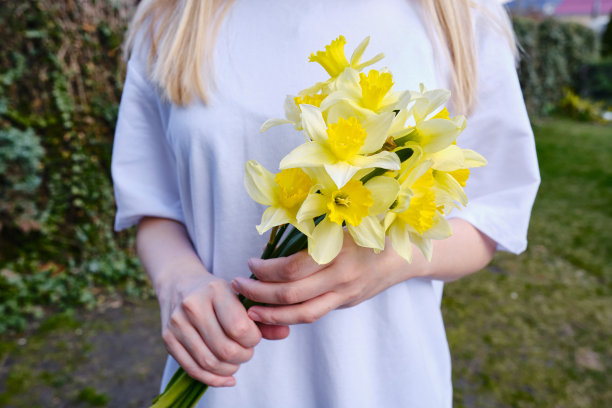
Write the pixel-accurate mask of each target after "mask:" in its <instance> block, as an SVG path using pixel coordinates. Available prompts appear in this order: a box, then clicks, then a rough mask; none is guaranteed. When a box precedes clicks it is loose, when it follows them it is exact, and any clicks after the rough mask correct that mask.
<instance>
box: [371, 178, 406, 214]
mask: <svg viewBox="0 0 612 408" xmlns="http://www.w3.org/2000/svg"><path fill="white" fill-rule="evenodd" d="M364 186H365V188H367V189H368V190H370V192H371V193H372V198H374V204H373V205H372V207H370V215H378V214H381V213H384V212H385V211H387V210H388V209H389V207H390V206H391V204H393V202H394V201H395V200H396V199H397V193H398V192H399V189H400V186H399V183H398V182H397V180H396V179H394V178H391V177H386V176H378V177H372V178H371V179H370V180H368V182H367V183H365V185H364Z"/></svg>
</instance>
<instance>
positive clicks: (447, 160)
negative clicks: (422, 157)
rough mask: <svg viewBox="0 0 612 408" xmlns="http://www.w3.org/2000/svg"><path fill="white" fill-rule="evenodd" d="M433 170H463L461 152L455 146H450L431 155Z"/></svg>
mask: <svg viewBox="0 0 612 408" xmlns="http://www.w3.org/2000/svg"><path fill="white" fill-rule="evenodd" d="M430 157H431V159H432V160H433V166H432V167H433V168H434V169H435V170H440V171H454V170H457V169H462V168H465V165H464V161H465V160H464V155H463V151H462V149H461V148H460V147H458V146H457V145H450V146H448V147H446V148H444V149H442V150H440V151H439V152H436V153H433V154H432V155H431V156H430Z"/></svg>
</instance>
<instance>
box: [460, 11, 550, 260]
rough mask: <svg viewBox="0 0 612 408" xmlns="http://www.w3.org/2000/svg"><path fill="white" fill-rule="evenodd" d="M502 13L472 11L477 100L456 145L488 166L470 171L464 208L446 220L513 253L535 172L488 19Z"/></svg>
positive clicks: (499, 39) (508, 55) (508, 58)
mask: <svg viewBox="0 0 612 408" xmlns="http://www.w3.org/2000/svg"><path fill="white" fill-rule="evenodd" d="M482 3H484V2H482ZM489 7H493V6H488V7H487V8H489ZM502 12H503V9H501V7H499V8H498V9H493V11H492V12H491V8H489V10H485V11H484V12H481V13H477V14H479V16H477V19H476V40H477V50H478V77H479V80H478V98H477V103H476V106H475V109H474V110H473V113H472V114H471V115H470V117H468V120H467V128H466V129H465V131H464V132H463V134H462V135H461V136H460V137H459V139H458V144H459V145H460V146H461V147H463V148H469V149H473V150H475V151H477V152H479V153H480V154H482V155H483V156H484V157H485V158H486V159H487V161H488V164H487V165H486V166H485V167H482V168H476V169H472V171H471V175H470V178H469V180H468V182H467V186H466V193H467V196H468V200H469V202H468V205H467V207H466V208H465V209H463V210H461V211H457V212H454V213H452V214H451V218H452V217H459V218H463V219H465V220H467V221H468V222H470V223H471V224H472V225H474V226H475V227H476V228H478V229H479V230H480V231H481V232H483V233H484V234H486V235H487V236H489V237H490V238H492V239H493V240H495V241H496V242H497V244H498V249H499V250H505V251H509V252H513V253H516V254H518V253H520V252H523V251H524V250H525V249H526V247H527V228H528V226H529V218H530V214H531V208H532V206H533V202H534V200H535V195H536V192H537V190H538V186H539V184H540V173H539V170H538V162H537V157H536V149H535V142H534V136H533V132H532V129H531V125H530V122H529V117H528V116H527V111H526V108H525V103H524V101H523V95H522V92H521V88H520V84H519V80H518V76H517V73H516V68H515V61H514V56H513V53H512V51H511V49H510V46H509V44H508V41H507V39H506V37H505V35H504V34H503V33H502V30H500V29H499V27H496V26H495V24H496V23H495V22H494V21H492V19H494V18H507V16H506V15H505V14H504V15H502V14H501V13H502Z"/></svg>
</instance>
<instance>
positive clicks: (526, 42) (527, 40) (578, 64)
mask: <svg viewBox="0 0 612 408" xmlns="http://www.w3.org/2000/svg"><path fill="white" fill-rule="evenodd" d="M513 25H514V30H515V32H516V37H517V41H518V43H519V45H520V47H521V60H520V63H519V78H520V82H521V87H522V89H523V94H524V96H525V103H526V104H527V109H528V110H529V112H530V113H531V114H532V115H535V116H540V115H548V114H549V113H551V112H552V111H553V110H554V108H555V107H556V106H557V105H558V103H559V101H560V100H561V99H562V98H563V96H564V95H563V89H564V88H566V87H569V88H577V87H579V86H580V81H579V79H580V78H581V77H580V73H581V72H582V71H583V69H584V67H585V66H586V65H587V64H589V63H590V62H591V61H594V60H595V59H596V58H597V56H598V45H597V36H596V35H595V32H594V31H593V30H591V29H590V28H588V27H585V26H583V25H580V24H577V23H567V22H560V21H557V20H554V19H546V20H543V21H541V22H540V21H536V20H533V19H528V18H514V20H513Z"/></svg>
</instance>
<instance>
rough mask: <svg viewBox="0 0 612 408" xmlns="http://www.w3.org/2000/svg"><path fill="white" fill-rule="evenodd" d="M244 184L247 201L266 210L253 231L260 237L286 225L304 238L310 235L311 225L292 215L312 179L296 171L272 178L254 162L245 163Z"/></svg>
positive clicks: (294, 213) (312, 223) (310, 185)
mask: <svg viewBox="0 0 612 408" xmlns="http://www.w3.org/2000/svg"><path fill="white" fill-rule="evenodd" d="M245 167H246V171H245V176H244V185H245V187H246V190H247V192H248V193H249V195H250V196H251V198H252V199H253V200H254V201H256V202H258V203H260V204H263V205H268V206H269V207H268V208H267V209H266V211H264V213H263V215H262V217H261V224H259V225H258V226H257V227H256V228H257V232H259V233H260V234H263V233H264V232H266V231H267V230H269V229H270V228H272V227H276V226H278V225H283V224H287V223H290V224H291V225H293V226H294V227H296V228H297V229H299V230H300V231H301V232H302V233H304V235H310V234H311V233H312V230H313V229H314V222H313V221H312V219H311V220H304V221H303V222H298V221H297V219H296V215H297V213H298V210H299V209H300V206H301V205H302V203H303V202H304V200H305V199H306V197H307V196H308V193H309V192H310V189H311V188H312V185H313V183H312V180H311V179H310V177H309V176H308V174H306V173H304V171H303V170H301V169H299V168H294V169H289V170H283V171H281V172H280V173H278V174H276V175H274V174H272V173H270V172H269V171H268V170H266V169H265V168H264V167H263V166H262V165H260V164H259V163H257V162H256V161H255V160H249V161H248V162H247V163H246V166H245Z"/></svg>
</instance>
